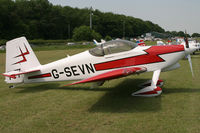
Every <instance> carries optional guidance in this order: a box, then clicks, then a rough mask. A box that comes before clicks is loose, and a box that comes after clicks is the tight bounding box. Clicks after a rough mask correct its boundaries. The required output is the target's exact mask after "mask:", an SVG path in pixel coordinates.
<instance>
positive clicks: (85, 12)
mask: <svg viewBox="0 0 200 133" xmlns="http://www.w3.org/2000/svg"><path fill="white" fill-rule="evenodd" d="M90 12H91V10H90V9H89V8H84V9H79V8H72V7H69V6H64V7H63V6H59V5H53V4H51V3H50V2H49V1H48V0H15V1H13V0H0V39H12V38H16V37H19V36H26V37H27V38H29V39H71V38H72V37H73V33H74V32H73V31H74V30H75V29H77V28H78V27H80V26H89V24H90ZM92 14H93V15H92V20H93V21H92V22H93V25H92V28H93V30H94V31H95V35H96V36H99V35H100V36H101V37H103V38H104V37H106V36H110V37H112V38H121V37H123V36H126V37H136V36H140V35H142V34H144V33H147V32H152V31H156V32H160V33H164V32H165V30H164V29H163V28H161V27H160V26H159V25H157V24H154V23H152V22H151V21H143V20H141V19H139V18H134V17H130V16H125V15H119V14H114V13H111V12H106V13H105V12H101V11H99V10H93V11H92ZM91 32H92V33H94V32H93V31H91ZM96 33H97V34H96ZM90 39H91V38H90Z"/></svg>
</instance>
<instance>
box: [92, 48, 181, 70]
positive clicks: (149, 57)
mask: <svg viewBox="0 0 200 133" xmlns="http://www.w3.org/2000/svg"><path fill="white" fill-rule="evenodd" d="M144 51H145V52H146V54H143V55H138V56H133V57H128V58H122V59H118V60H113V61H108V62H103V63H98V64H94V67H95V69H96V71H100V70H107V69H114V68H121V67H128V66H136V65H143V64H150V63H158V62H164V61H165V60H164V59H162V58H161V57H159V55H162V54H169V53H174V52H182V51H184V46H183V45H170V46H151V47H150V48H148V49H147V50H144Z"/></svg>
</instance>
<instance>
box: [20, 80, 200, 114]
mask: <svg viewBox="0 0 200 133" xmlns="http://www.w3.org/2000/svg"><path fill="white" fill-rule="evenodd" d="M145 81H146V79H126V80H123V81H122V82H121V83H119V84H118V85H116V86H114V87H112V88H105V87H101V88H95V89H90V88H88V87H70V86H67V87H63V86H60V84H59V83H49V84H40V85H37V86H31V87H28V86H26V87H20V88H21V89H22V90H20V91H18V93H34V92H40V91H45V90H50V89H64V90H85V91H105V92H106V93H105V94H104V95H103V96H102V97H101V98H99V100H98V101H97V102H96V103H94V104H93V105H91V107H90V108H89V109H88V111H89V112H91V113H95V112H107V113H108V112H114V113H125V112H156V111H159V110H161V103H162V97H163V95H161V96H158V97H151V98H146V97H133V96H131V93H133V92H135V91H136V90H138V89H139V87H138V85H139V84H140V83H143V82H145ZM162 88H163V93H164V94H165V95H167V94H170V93H200V89H186V88H182V89H181V88H178V89H173V88H165V87H164V86H163V87H162Z"/></svg>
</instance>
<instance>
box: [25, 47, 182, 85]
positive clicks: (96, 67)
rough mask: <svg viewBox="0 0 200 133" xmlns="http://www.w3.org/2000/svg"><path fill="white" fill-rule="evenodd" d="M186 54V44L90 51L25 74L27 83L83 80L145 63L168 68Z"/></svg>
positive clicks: (155, 67) (141, 65) (149, 68)
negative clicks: (100, 53)
mask: <svg viewBox="0 0 200 133" xmlns="http://www.w3.org/2000/svg"><path fill="white" fill-rule="evenodd" d="M184 55H185V52H184V46H182V45H171V46H142V47H140V46H138V47H136V48H134V49H132V50H129V51H124V52H120V53H114V54H108V55H104V56H94V55H92V54H91V53H90V52H89V51H85V52H82V53H80V54H77V55H73V56H69V57H66V58H64V59H61V60H58V61H55V62H52V63H49V64H46V65H41V66H40V68H39V69H40V71H39V72H34V73H30V74H26V75H24V81H23V82H24V83H33V82H44V81H47V82H50V81H68V80H82V79H85V78H88V77H92V76H95V75H99V74H102V73H105V72H108V71H112V70H116V69H119V68H129V67H136V66H139V67H145V68H147V71H148V72H150V71H155V70H158V69H161V70H162V69H164V68H167V67H169V66H172V65H173V64H175V63H176V62H177V61H178V60H180V59H182V58H183V57H184Z"/></svg>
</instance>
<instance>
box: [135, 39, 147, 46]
mask: <svg viewBox="0 0 200 133" xmlns="http://www.w3.org/2000/svg"><path fill="white" fill-rule="evenodd" d="M136 44H137V45H138V46H146V44H145V43H144V40H142V39H140V40H137V41H136Z"/></svg>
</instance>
